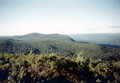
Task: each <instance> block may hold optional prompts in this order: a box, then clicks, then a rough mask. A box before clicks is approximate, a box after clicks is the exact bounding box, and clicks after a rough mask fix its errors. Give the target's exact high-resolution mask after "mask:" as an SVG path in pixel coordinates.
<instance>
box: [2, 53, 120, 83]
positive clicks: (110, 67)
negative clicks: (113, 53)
mask: <svg viewBox="0 0 120 83" xmlns="http://www.w3.org/2000/svg"><path fill="white" fill-rule="evenodd" d="M0 82H9V83H18V82H21V83H39V82H40V83H48V82H49V83H51V82H62V83H66V82H67V83H73V82H74V83H93V82H94V83H96V82H104V83H120V61H116V62H114V61H112V62H109V61H103V60H94V59H91V58H85V57H82V56H80V55H78V56H77V57H76V58H69V57H63V56H57V55H56V54H49V55H34V54H32V53H31V54H29V55H18V54H16V55H15V54H0Z"/></svg>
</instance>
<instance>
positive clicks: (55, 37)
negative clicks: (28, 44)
mask: <svg viewBox="0 0 120 83" xmlns="http://www.w3.org/2000/svg"><path fill="white" fill-rule="evenodd" d="M0 39H14V40H22V41H35V40H36V41H37V40H41V41H74V40H73V39H72V38H70V37H69V36H67V35H61V34H40V33H29V34H26V35H16V36H4V37H0Z"/></svg>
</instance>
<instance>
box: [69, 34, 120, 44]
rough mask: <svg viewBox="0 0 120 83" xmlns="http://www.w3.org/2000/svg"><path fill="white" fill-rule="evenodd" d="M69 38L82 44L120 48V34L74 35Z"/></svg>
mask: <svg viewBox="0 0 120 83" xmlns="http://www.w3.org/2000/svg"><path fill="white" fill-rule="evenodd" d="M69 37H71V38H73V39H74V40H75V41H77V42H81V43H92V44H102V45H106V46H108V45H113V46H115V45H117V46H120V33H101V34H73V35H69Z"/></svg>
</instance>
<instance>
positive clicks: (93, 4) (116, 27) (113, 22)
mask: <svg viewBox="0 0 120 83" xmlns="http://www.w3.org/2000/svg"><path fill="white" fill-rule="evenodd" d="M31 32H39V33H45V34H50V33H59V34H80V33H120V0H0V36H3V35H23V34H27V33H31Z"/></svg>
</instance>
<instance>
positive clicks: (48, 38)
mask: <svg viewBox="0 0 120 83" xmlns="http://www.w3.org/2000/svg"><path fill="white" fill-rule="evenodd" d="M0 53H9V54H25V55H28V54H30V53H34V54H50V53H56V54H57V55H59V56H66V57H77V55H80V56H84V57H90V58H94V59H104V60H115V61H116V60H120V58H119V57H120V49H116V48H110V47H105V46H99V45H94V44H83V43H77V42H75V41H74V40H73V39H72V38H70V37H69V36H66V35H59V34H47V35H45V34H39V33H30V34H27V35H22V36H11V37H1V38H0Z"/></svg>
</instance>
